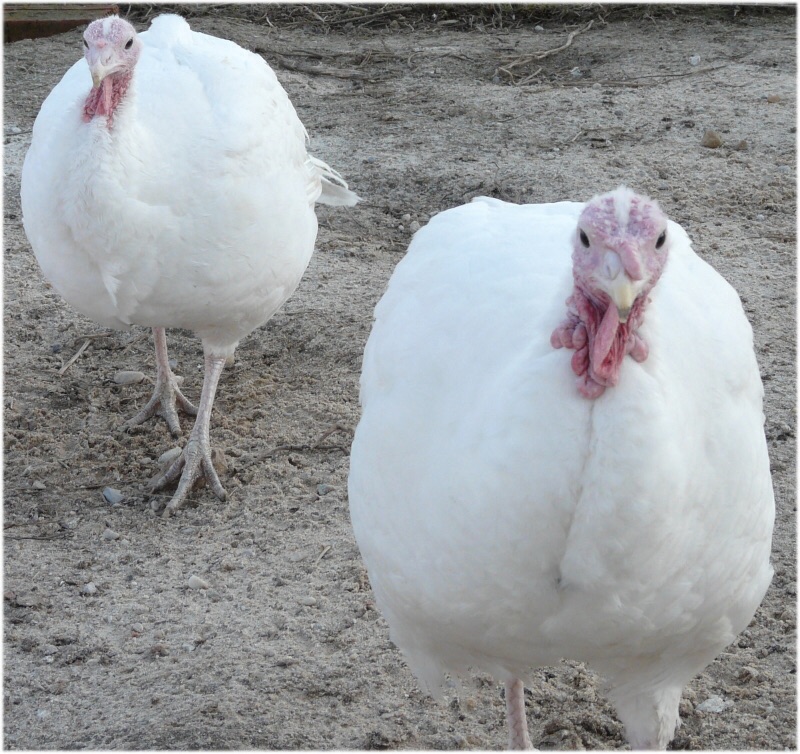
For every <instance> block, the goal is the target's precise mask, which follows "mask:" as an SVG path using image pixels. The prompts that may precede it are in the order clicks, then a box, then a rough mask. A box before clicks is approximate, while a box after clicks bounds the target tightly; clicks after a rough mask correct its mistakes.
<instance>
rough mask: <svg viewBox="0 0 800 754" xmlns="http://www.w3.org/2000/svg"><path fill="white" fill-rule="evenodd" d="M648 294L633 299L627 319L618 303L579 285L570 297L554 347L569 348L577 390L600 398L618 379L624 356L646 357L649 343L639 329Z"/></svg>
mask: <svg viewBox="0 0 800 754" xmlns="http://www.w3.org/2000/svg"><path fill="white" fill-rule="evenodd" d="M646 305H647V297H646V296H643V297H641V298H640V299H637V301H636V302H635V303H634V305H633V307H632V308H631V311H630V314H629V315H628V320H627V322H620V321H619V317H618V315H617V310H616V307H615V306H614V305H613V304H611V303H610V302H602V301H598V300H597V298H596V297H594V296H592V295H591V294H589V293H587V292H586V291H584V290H583V288H581V287H580V286H579V285H576V286H575V288H574V289H573V291H572V295H571V296H570V297H569V298H568V299H567V317H566V319H565V320H564V321H563V322H562V323H561V324H560V325H559V326H558V327H557V328H556V329H555V331H554V332H553V334H552V335H551V336H550V343H551V344H552V345H553V346H554V347H555V348H562V347H563V348H569V349H572V350H574V351H575V353H574V354H573V356H572V371H573V372H574V373H575V374H576V375H577V377H578V390H579V391H580V392H581V394H582V395H584V396H585V397H587V398H599V397H600V396H601V395H602V394H603V393H604V392H605V390H606V388H608V387H613V386H614V385H616V384H617V382H618V381H619V374H620V369H621V368H622V362H623V359H624V358H625V356H626V355H627V354H630V355H631V356H632V357H633V358H634V359H635V360H636V361H644V360H645V359H646V358H647V354H648V348H647V344H646V343H645V342H644V340H643V339H642V338H641V336H640V335H639V333H638V329H639V326H640V325H641V324H642V321H643V319H644V309H645V306H646Z"/></svg>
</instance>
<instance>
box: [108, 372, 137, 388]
mask: <svg viewBox="0 0 800 754" xmlns="http://www.w3.org/2000/svg"><path fill="white" fill-rule="evenodd" d="M143 379H144V373H142V372H128V371H122V372H117V373H116V374H115V375H114V382H116V383H117V385H136V384H137V383H139V382H141V381H142V380H143Z"/></svg>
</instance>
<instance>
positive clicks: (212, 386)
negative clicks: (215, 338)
mask: <svg viewBox="0 0 800 754" xmlns="http://www.w3.org/2000/svg"><path fill="white" fill-rule="evenodd" d="M205 365H206V368H205V377H204V379H203V392H202V393H201V394H200V405H199V406H198V409H197V420H196V421H195V423H194V427H193V428H192V432H191V434H190V435H189V439H188V441H187V442H186V447H184V449H183V452H182V453H181V455H180V456H179V457H178V459H177V460H176V461H175V462H174V463H173V464H172V465H171V466H170V467H169V468H168V469H167V470H166V471H165V472H164V473H163V474H162V475H161V476H160V477H158V479H156V480H155V482H154V483H153V490H154V491H155V490H159V489H161V488H162V487H164V486H166V485H167V484H169V483H170V482H172V481H174V480H175V479H177V478H178V475H180V477H181V481H180V483H179V484H178V489H177V490H176V491H175V494H174V495H173V496H172V500H170V501H169V503H168V504H167V508H166V510H165V511H164V516H169V515H170V514H171V513H172V512H173V511H176V510H177V509H178V508H180V507H181V505H183V501H184V500H185V499H186V496H187V495H188V494H189V492H190V490H191V489H192V486H193V485H194V483H195V482H196V481H197V480H198V479H200V477H205V479H206V482H207V483H208V486H209V487H211V489H212V491H213V492H214V494H215V495H216V496H217V497H218V498H219V499H220V500H224V499H225V490H224V489H223V487H222V484H221V483H220V481H219V476H217V472H216V471H215V470H214V466H213V464H212V463H211V438H210V435H209V429H210V426H211V409H212V407H213V405H214V395H215V394H216V392H217V384H218V383H219V378H220V375H221V374H222V370H223V368H224V367H225V357H224V356H212V355H211V354H209V353H206V357H205ZM181 472H182V473H181Z"/></svg>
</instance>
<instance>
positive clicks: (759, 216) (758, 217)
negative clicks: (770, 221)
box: [756, 212, 766, 220]
mask: <svg viewBox="0 0 800 754" xmlns="http://www.w3.org/2000/svg"><path fill="white" fill-rule="evenodd" d="M765 219H766V216H765V215H763V214H761V213H760V212H759V213H758V214H757V215H756V220H765Z"/></svg>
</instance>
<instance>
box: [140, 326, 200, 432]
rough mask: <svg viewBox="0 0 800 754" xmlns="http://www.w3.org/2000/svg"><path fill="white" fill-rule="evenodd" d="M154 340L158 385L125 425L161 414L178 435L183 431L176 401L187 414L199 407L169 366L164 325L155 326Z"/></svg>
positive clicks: (193, 414) (192, 413)
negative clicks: (193, 402)
mask: <svg viewBox="0 0 800 754" xmlns="http://www.w3.org/2000/svg"><path fill="white" fill-rule="evenodd" d="M153 340H154V341H155V344H156V387H155V390H154V391H153V397H152V398H151V399H150V400H149V401H148V402H147V405H146V406H145V407H144V408H143V409H142V410H141V411H140V412H139V413H138V414H136V416H134V417H133V418H132V419H128V421H127V422H125V426H126V427H135V426H136V425H138V424H144V422H146V421H147V420H148V419H150V418H152V417H153V416H155V415H156V414H161V416H163V417H164V420H165V421H166V422H167V427H169V431H170V432H171V433H172V434H173V435H175V436H177V435H179V434H180V433H181V425H180V422H179V421H178V412H177V411H176V410H175V403H176V401H177V403H178V404H180V407H181V408H182V409H183V410H184V411H185V412H186V413H187V414H191V415H192V416H195V415H196V414H197V409H196V408H195V407H194V406H193V405H192V404H191V403H190V402H189V400H188V399H187V398H186V396H185V395H184V394H183V393H182V392H181V391H180V388H179V387H178V381H177V380H176V379H175V375H174V374H173V373H172V370H171V369H170V368H169V357H168V356H167V334H166V332H165V331H164V328H163V327H154V328H153Z"/></svg>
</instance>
